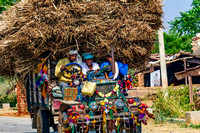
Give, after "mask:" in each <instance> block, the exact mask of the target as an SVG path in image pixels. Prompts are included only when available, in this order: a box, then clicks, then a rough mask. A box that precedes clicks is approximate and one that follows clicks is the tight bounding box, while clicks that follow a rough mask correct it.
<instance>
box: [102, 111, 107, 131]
mask: <svg viewBox="0 0 200 133" xmlns="http://www.w3.org/2000/svg"><path fill="white" fill-rule="evenodd" d="M106 125H107V120H106V112H105V108H104V109H103V122H102V126H103V133H106Z"/></svg>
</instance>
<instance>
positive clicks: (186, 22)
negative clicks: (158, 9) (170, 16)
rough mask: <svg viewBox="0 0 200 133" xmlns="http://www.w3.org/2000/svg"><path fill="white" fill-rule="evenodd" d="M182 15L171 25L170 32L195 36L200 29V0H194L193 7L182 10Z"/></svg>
mask: <svg viewBox="0 0 200 133" xmlns="http://www.w3.org/2000/svg"><path fill="white" fill-rule="evenodd" d="M180 15H181V17H176V18H175V20H174V21H171V22H169V24H170V25H171V26H170V27H171V30H170V32H171V33H173V34H176V35H177V36H178V37H180V36H182V35H191V36H194V35H195V34H196V33H198V32H199V29H200V0H193V2H192V9H190V10H189V11H186V12H180Z"/></svg>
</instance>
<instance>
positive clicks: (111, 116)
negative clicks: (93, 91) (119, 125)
mask: <svg viewBox="0 0 200 133" xmlns="http://www.w3.org/2000/svg"><path fill="white" fill-rule="evenodd" d="M109 112H110V121H109V132H111V133H112V132H113V131H114V120H113V119H114V115H113V113H114V112H115V113H117V110H116V109H115V106H112V107H111V106H110V108H109Z"/></svg>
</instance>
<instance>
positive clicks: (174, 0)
mask: <svg viewBox="0 0 200 133" xmlns="http://www.w3.org/2000/svg"><path fill="white" fill-rule="evenodd" d="M163 1H164V7H163V11H164V13H165V14H164V18H163V22H164V23H163V24H164V26H165V28H166V29H164V31H165V32H167V31H168V30H169V29H170V27H169V24H168V23H167V22H169V21H171V20H174V18H175V17H180V13H179V12H185V11H188V10H189V9H191V8H192V7H191V4H192V0H163Z"/></svg>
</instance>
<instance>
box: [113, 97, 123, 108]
mask: <svg viewBox="0 0 200 133" xmlns="http://www.w3.org/2000/svg"><path fill="white" fill-rule="evenodd" d="M115 104H116V106H117V108H118V109H122V108H123V107H124V102H123V101H122V99H118V100H117V101H115Z"/></svg>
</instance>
